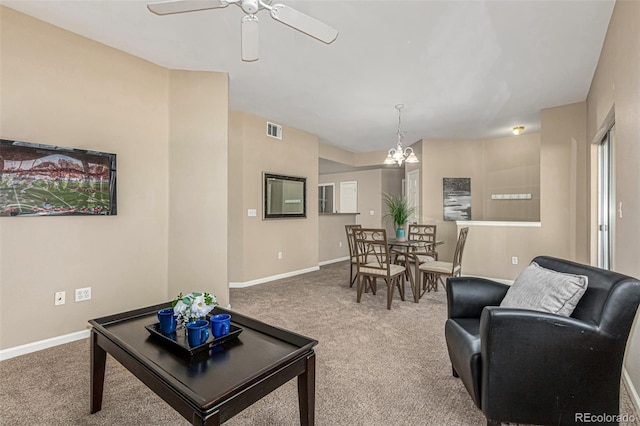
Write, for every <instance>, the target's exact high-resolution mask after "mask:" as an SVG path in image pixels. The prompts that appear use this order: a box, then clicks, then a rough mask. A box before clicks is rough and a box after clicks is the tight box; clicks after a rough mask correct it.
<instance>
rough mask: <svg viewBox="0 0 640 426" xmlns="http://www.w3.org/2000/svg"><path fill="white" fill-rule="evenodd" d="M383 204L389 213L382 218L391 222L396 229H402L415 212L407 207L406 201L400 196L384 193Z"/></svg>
mask: <svg viewBox="0 0 640 426" xmlns="http://www.w3.org/2000/svg"><path fill="white" fill-rule="evenodd" d="M384 202H385V204H386V205H387V207H388V208H389V213H387V214H386V215H384V218H385V219H391V220H393V224H394V225H395V227H396V228H400V227H403V226H404V225H405V224H406V223H407V221H408V220H409V217H411V215H412V214H413V212H414V211H415V209H414V208H413V207H409V204H408V202H407V199H406V198H404V197H403V196H402V195H393V194H387V193H385V194H384Z"/></svg>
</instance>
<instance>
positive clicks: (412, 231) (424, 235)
mask: <svg viewBox="0 0 640 426" xmlns="http://www.w3.org/2000/svg"><path fill="white" fill-rule="evenodd" d="M407 240H408V241H424V242H425V243H433V245H431V246H429V245H425V246H424V247H419V246H414V247H412V248H411V253H412V255H411V256H405V255H404V254H398V255H397V256H396V259H395V263H397V264H399V265H403V266H404V267H405V268H407V270H406V272H405V277H406V278H407V279H408V278H409V277H408V276H407V274H408V273H409V264H408V263H413V262H414V261H415V260H416V259H417V260H418V263H420V264H422V263H424V262H429V261H432V260H438V252H437V251H435V242H436V225H418V224H417V223H411V224H409V235H408V236H407Z"/></svg>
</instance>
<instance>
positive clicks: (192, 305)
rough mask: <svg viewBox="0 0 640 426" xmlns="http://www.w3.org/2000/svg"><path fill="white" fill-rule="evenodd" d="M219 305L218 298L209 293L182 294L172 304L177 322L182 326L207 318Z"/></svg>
mask: <svg viewBox="0 0 640 426" xmlns="http://www.w3.org/2000/svg"><path fill="white" fill-rule="evenodd" d="M217 304H218V301H217V300H216V297H215V296H214V295H213V294H209V293H189V294H187V295H185V296H183V295H182V293H180V294H179V295H178V296H176V298H175V299H174V301H173V302H172V303H171V307H172V308H173V313H174V315H175V316H176V320H178V322H179V323H180V322H181V323H182V324H186V323H187V322H189V321H191V320H193V319H197V318H201V317H204V316H206V315H207V314H208V313H209V312H211V311H212V310H213V308H214V307H215V306H216V305H217Z"/></svg>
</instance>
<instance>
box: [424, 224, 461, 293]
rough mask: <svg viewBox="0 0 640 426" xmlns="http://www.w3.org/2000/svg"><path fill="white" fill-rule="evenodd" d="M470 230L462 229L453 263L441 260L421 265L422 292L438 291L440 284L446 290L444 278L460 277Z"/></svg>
mask: <svg viewBox="0 0 640 426" xmlns="http://www.w3.org/2000/svg"><path fill="white" fill-rule="evenodd" d="M468 233H469V228H462V229H460V234H459V235H458V242H457V243H456V250H455V252H454V253H453V261H452V262H443V261H440V260H432V261H428V262H425V263H422V264H420V275H421V277H422V290H423V292H424V291H431V290H434V291H438V282H440V283H442V287H443V288H444V289H445V290H446V286H445V283H444V281H443V280H442V277H459V276H460V273H461V271H462V253H463V252H464V244H465V242H466V241H467V234H468Z"/></svg>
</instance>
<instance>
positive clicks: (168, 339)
mask: <svg viewBox="0 0 640 426" xmlns="http://www.w3.org/2000/svg"><path fill="white" fill-rule="evenodd" d="M144 328H146V329H147V330H148V331H149V333H151V335H152V336H156V337H158V338H159V339H160V340H162V341H163V342H165V344H167V345H169V346H171V347H173V348H177V349H178V350H179V351H180V352H184V353H188V354H189V355H195V354H198V353H201V352H204V351H208V350H209V349H211V348H213V347H214V346H218V345H221V344H222V343H224V342H226V341H228V340H232V339H237V338H238V335H239V334H240V333H242V330H243V328H242V327H238V326H236V325H234V324H230V325H229V333H228V334H225V335H224V336H220V337H218V338H215V337H213V333H212V332H211V330H209V338H208V339H207V341H206V342H204V343H203V344H201V345H199V346H193V347H191V346H189V341H188V340H187V330H186V328H185V327H181V328H177V329H176V331H174V332H173V333H171V334H165V333H163V332H162V331H161V330H160V323H159V322H157V323H155V324H149V325H147V326H145V327H144Z"/></svg>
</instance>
